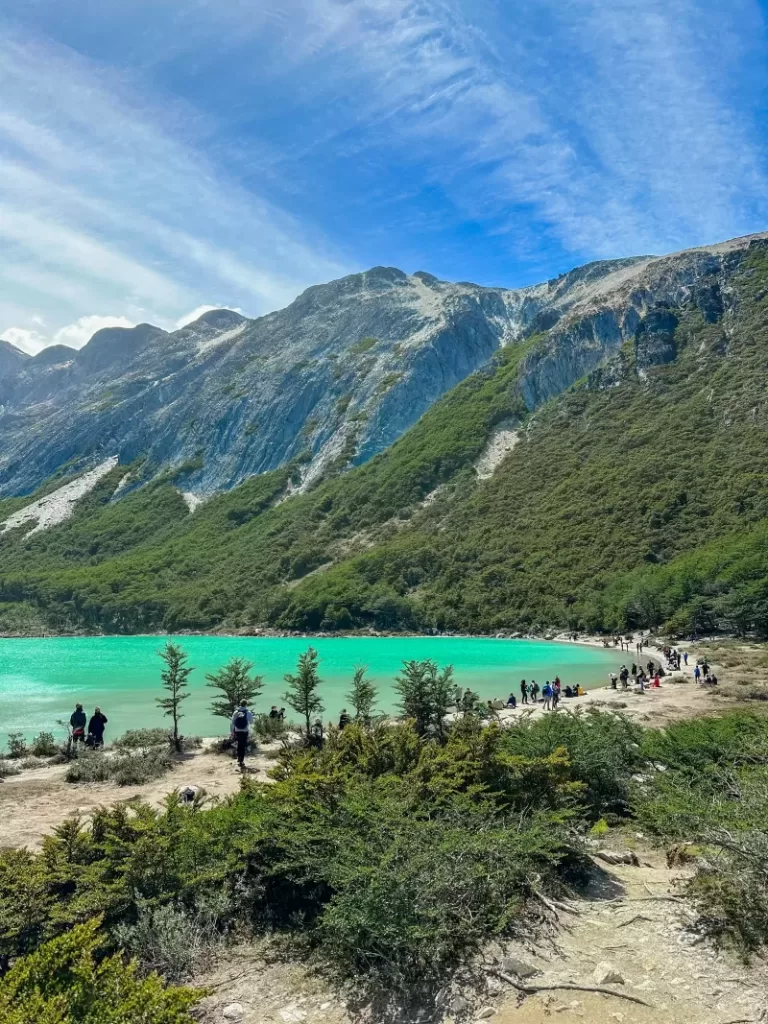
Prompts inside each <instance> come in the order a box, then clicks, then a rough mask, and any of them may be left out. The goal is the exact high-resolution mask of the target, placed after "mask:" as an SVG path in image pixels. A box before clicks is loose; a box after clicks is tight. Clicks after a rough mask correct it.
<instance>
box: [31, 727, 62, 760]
mask: <svg viewBox="0 0 768 1024" xmlns="http://www.w3.org/2000/svg"><path fill="white" fill-rule="evenodd" d="M29 752H30V754H32V755H33V757H54V756H55V755H56V754H58V753H59V745H58V743H57V742H56V740H54V738H53V733H52V732H41V733H39V734H38V735H37V736H35V738H34V739H33V740H32V746H31V747H30V750H29Z"/></svg>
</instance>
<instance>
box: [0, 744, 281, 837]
mask: <svg viewBox="0 0 768 1024" xmlns="http://www.w3.org/2000/svg"><path fill="white" fill-rule="evenodd" d="M262 750H263V748H262ZM274 763H275V762H274V761H273V760H270V759H269V758H268V757H265V756H264V755H263V753H262V754H260V755H259V756H258V757H249V758H248V760H247V762H246V764H247V767H248V769H249V771H248V773H247V774H248V775H249V776H250V777H251V778H256V779H260V780H262V781H266V779H267V776H266V772H267V769H268V768H270V767H272V766H273V765H274ZM65 772H66V765H56V766H55V767H50V768H35V769H31V770H30V771H24V772H22V773H21V774H20V775H13V776H11V777H10V778H7V779H4V780H0V847H3V846H6V847H16V848H18V847H21V846H27V847H29V849H31V850H39V849H40V847H41V846H42V842H43V837H44V836H47V835H51V834H52V833H53V830H54V829H55V828H56V826H57V825H60V824H61V823H62V822H63V821H65V820H66V819H67V818H69V817H70V816H71V815H72V814H80V815H82V817H83V818H88V817H89V816H90V815H91V814H92V813H93V812H94V811H95V810H96V809H97V808H99V807H111V806H112V805H113V804H116V803H120V802H124V801H126V800H137V799H138V800H143V801H145V802H146V803H148V804H151V806H153V807H160V806H161V805H162V803H163V800H164V799H165V797H166V796H167V795H168V793H173V792H177V791H179V790H182V789H186V788H187V786H191V787H193V788H202V789H204V790H205V791H206V793H207V794H208V795H209V796H211V797H218V798H220V799H221V798H224V797H228V796H231V795H232V794H233V793H236V792H237V791H238V789H239V788H240V780H241V778H242V775H241V773H240V771H239V769H238V768H237V765H236V763H235V761H234V760H233V759H232V757H230V756H227V755H224V754H209V753H205V752H204V751H194V752H193V753H191V754H189V755H185V756H183V757H181V758H179V759H178V760H177V761H176V763H175V765H174V767H173V769H172V770H171V771H169V772H168V774H167V775H165V776H163V778H161V779H156V780H155V781H154V782H148V783H146V784H145V785H142V786H116V785H115V784H114V783H112V782H92V783H71V782H65V780H64V773H65Z"/></svg>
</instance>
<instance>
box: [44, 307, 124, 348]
mask: <svg viewBox="0 0 768 1024" xmlns="http://www.w3.org/2000/svg"><path fill="white" fill-rule="evenodd" d="M135 326H136V325H135V324H134V323H133V321H132V320H128V319H127V318H126V317H124V316H95V315H94V316H81V317H78V319H77V320H76V321H75V322H74V323H73V324H67V326H66V327H61V328H59V330H58V331H56V333H55V334H54V336H53V341H52V344H54V345H68V346H69V347H70V348H82V347H83V345H87V344H88V342H89V341H90V340H91V338H92V337H93V336H94V334H95V333H96V331H100V330H102V329H103V328H104V327H135Z"/></svg>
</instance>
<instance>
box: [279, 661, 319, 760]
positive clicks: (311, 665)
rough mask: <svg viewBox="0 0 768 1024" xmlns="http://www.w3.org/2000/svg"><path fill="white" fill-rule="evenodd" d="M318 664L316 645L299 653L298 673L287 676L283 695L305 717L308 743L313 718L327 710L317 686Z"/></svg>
mask: <svg viewBox="0 0 768 1024" xmlns="http://www.w3.org/2000/svg"><path fill="white" fill-rule="evenodd" d="M317 666H318V656H317V651H316V650H315V649H314V647H309V648H308V649H307V650H306V651H305V652H304V654H300V655H299V664H298V669H297V672H296V675H295V676H293V675H290V673H289V674H287V675H286V677H285V681H286V683H287V684H288V689H287V690H286V692H285V694H284V696H283V700H284V701H285V702H286V704H289V705H290V706H291V707H292V708H293V710H294V711H295V712H296V713H297V714H299V715H301V716H302V718H303V719H304V728H305V737H306V740H307V743H309V742H310V741H311V739H312V719H313V718H314V717H315V716H316V715H321V714H322V713H323V711H324V710H325V708H324V706H323V703H322V701H321V700H320V697H319V696H318V694H317V688H318V686H319V685H320V677H319V675H318V674H317Z"/></svg>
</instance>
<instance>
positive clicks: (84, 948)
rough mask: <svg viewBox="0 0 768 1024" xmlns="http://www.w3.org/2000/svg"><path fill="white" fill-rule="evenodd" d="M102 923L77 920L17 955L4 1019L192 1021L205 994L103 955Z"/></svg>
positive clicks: (3, 999) (1, 1023) (1, 995)
mask: <svg viewBox="0 0 768 1024" xmlns="http://www.w3.org/2000/svg"><path fill="white" fill-rule="evenodd" d="M98 927H99V920H98V919H97V918H96V919H94V920H92V921H89V922H88V923H87V924H79V925H76V926H75V927H74V928H72V930H71V931H69V932H67V933H66V934H64V935H61V936H59V937H58V938H56V939H53V940H52V941H50V942H47V943H45V944H44V945H43V946H41V947H40V948H39V949H38V950H36V951H35V952H34V953H32V954H30V955H29V956H25V957H22V958H21V959H20V960H18V961H17V962H16V963H15V964H14V965H13V967H12V968H11V969H10V971H9V972H8V974H7V975H6V976H5V978H4V979H3V981H2V982H1V983H0V1024H32V1022H34V1024H150V1022H151V1024H193V1021H194V1018H193V1016H192V1014H191V1012H190V1011H191V1009H192V1007H193V1006H194V1005H195V1003H197V1002H198V1001H199V999H200V997H201V996H202V995H204V994H205V993H203V992H201V991H197V992H196V991H194V990H193V989H188V988H173V987H167V986H166V985H165V984H164V982H163V981H161V979H160V978H159V977H158V976H157V975H151V976H149V977H147V978H140V977H139V976H138V974H137V970H136V966H135V965H134V964H130V963H129V964H126V963H124V962H123V959H122V957H121V956H119V955H116V956H110V957H106V958H105V959H102V958H101V957H100V955H99V954H100V946H101V940H100V936H99V931H98Z"/></svg>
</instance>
